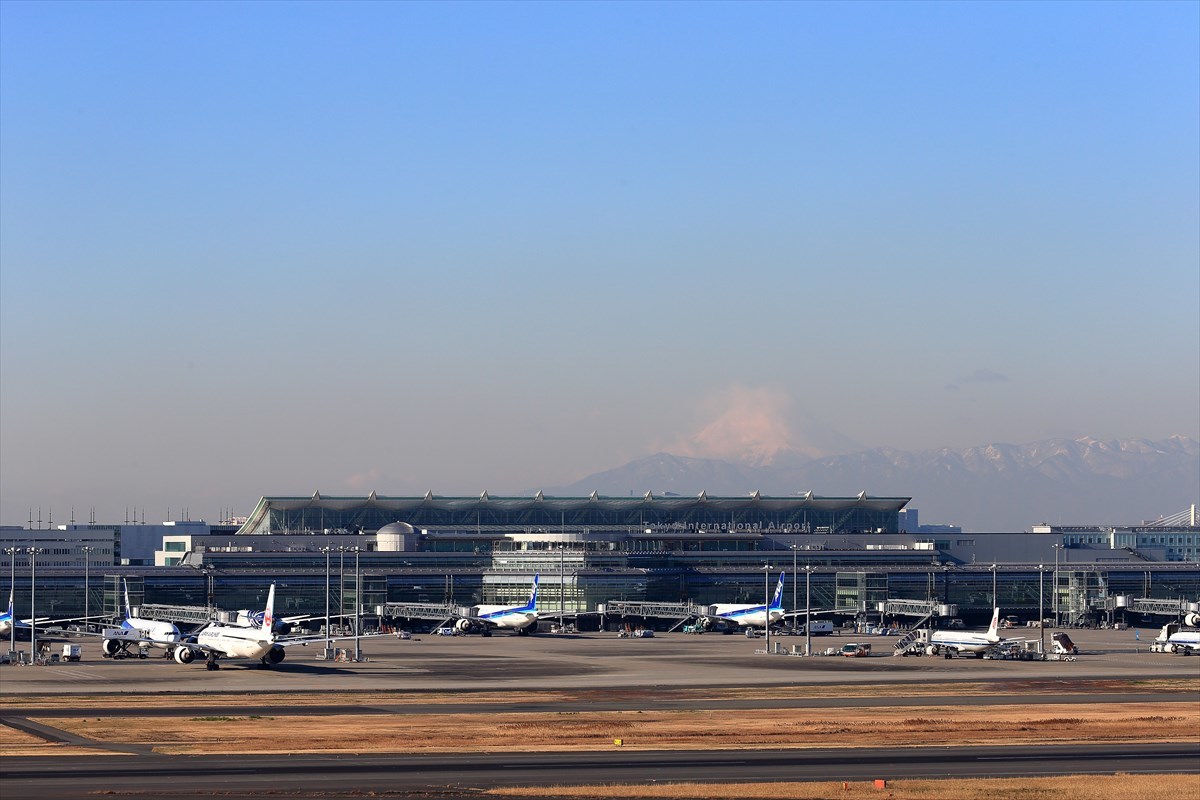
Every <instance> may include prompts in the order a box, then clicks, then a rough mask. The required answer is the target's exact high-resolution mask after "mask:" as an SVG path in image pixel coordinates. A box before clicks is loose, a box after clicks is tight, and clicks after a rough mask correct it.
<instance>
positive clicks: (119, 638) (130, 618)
mask: <svg viewBox="0 0 1200 800" xmlns="http://www.w3.org/2000/svg"><path fill="white" fill-rule="evenodd" d="M121 588H122V589H123V590H124V592H125V619H123V620H122V621H121V626H120V627H119V628H109V629H108V630H106V631H104V633H103V634H102V635H103V637H104V638H103V640H102V641H101V643H100V650H101V651H102V652H103V653H104V655H106V656H115V655H117V654H118V653H120V652H122V651H124V650H125V649H126V648H128V647H129V646H130V645H131V644H145V645H148V646H150V647H157V648H159V649H161V650H165V651H166V652H165V653H164V655H168V656H169V655H171V654H172V653H173V652H174V650H175V645H177V644H178V643H179V642H180V640H181V639H183V634H181V633H180V632H179V628H178V627H176V625H175V623H173V622H165V621H163V620H157V619H143V618H142V617H135V616H134V615H133V608H132V606H130V604H129V584H128V583H127V582H126V581H124V580H122V581H121Z"/></svg>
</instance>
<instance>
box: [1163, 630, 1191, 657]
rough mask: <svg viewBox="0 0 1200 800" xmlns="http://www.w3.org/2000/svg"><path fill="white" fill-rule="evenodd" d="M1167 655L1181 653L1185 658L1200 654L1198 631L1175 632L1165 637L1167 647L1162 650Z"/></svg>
mask: <svg viewBox="0 0 1200 800" xmlns="http://www.w3.org/2000/svg"><path fill="white" fill-rule="evenodd" d="M1163 649H1164V650H1166V651H1167V652H1168V653H1181V654H1183V655H1185V656H1190V655H1193V654H1194V653H1200V631H1177V632H1175V633H1172V634H1171V635H1170V636H1169V637H1167V646H1166V647H1164V648H1163Z"/></svg>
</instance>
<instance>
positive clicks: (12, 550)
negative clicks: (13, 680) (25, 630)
mask: <svg viewBox="0 0 1200 800" xmlns="http://www.w3.org/2000/svg"><path fill="white" fill-rule="evenodd" d="M4 552H5V553H6V554H7V555H8V565H9V568H10V569H11V570H12V575H11V576H10V577H9V583H8V610H9V612H10V613H11V612H12V610H13V595H15V594H16V593H17V553H19V552H21V549H20V548H19V547H6V548H4ZM8 632H9V636H10V637H11V638H10V640H9V643H8V652H9V653H10V654H11V653H16V652H17V620H16V615H15V614H14V615H13V620H12V627H11V628H10V629H9V631H8ZM9 658H12V656H11V655H10V656H9Z"/></svg>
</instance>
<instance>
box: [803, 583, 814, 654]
mask: <svg viewBox="0 0 1200 800" xmlns="http://www.w3.org/2000/svg"><path fill="white" fill-rule="evenodd" d="M812 571H813V567H812V564H805V565H804V655H806V656H811V655H812Z"/></svg>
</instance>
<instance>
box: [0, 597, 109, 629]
mask: <svg viewBox="0 0 1200 800" xmlns="http://www.w3.org/2000/svg"><path fill="white" fill-rule="evenodd" d="M85 619H97V617H94V616H92V617H65V618H63V619H50V618H49V617H38V618H37V619H34V618H33V617H26V618H24V619H18V618H17V617H16V615H15V614H13V596H12V592H9V595H8V610H7V611H5V612H4V613H3V614H0V637H4V636H8V635H9V634H10V633H12V629H13V627H14V626H15V627H16V629H17V630H19V631H30V630H32V628H33V625H32V623H34V622H36V623H37V624H38V627H41V626H43V625H57V624H59V623H63V622H79V621H80V620H85Z"/></svg>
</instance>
